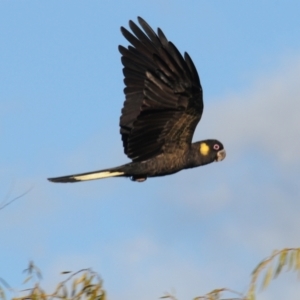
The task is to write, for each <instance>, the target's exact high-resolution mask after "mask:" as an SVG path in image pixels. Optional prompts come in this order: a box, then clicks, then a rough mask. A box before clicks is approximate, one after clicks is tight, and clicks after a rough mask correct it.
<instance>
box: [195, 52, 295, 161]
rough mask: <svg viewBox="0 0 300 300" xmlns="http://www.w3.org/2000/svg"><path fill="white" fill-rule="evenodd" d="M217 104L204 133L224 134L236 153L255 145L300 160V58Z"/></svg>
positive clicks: (286, 158) (209, 110)
mask: <svg viewBox="0 0 300 300" xmlns="http://www.w3.org/2000/svg"><path fill="white" fill-rule="evenodd" d="M206 101H207V99H206ZM213 103H214V104H210V105H207V107H206V111H205V112H204V116H205V119H204V122H205V127H206V128H205V131H204V132H207V131H210V132H211V133H212V134H213V135H217V136H218V137H220V139H221V140H222V141H223V142H224V144H225V147H227V148H228V147H229V148H230V150H232V149H234V150H233V151H235V152H234V154H236V152H237V151H241V150H244V149H245V148H246V147H251V148H252V149H258V150H259V149H261V150H263V151H267V154H268V155H269V156H271V157H272V156H276V158H278V159H279V160H280V162H281V163H283V164H288V165H291V164H295V163H297V164H299V163H300V155H299V149H300V138H299V132H300V58H299V57H296V58H294V59H293V60H289V61H287V62H285V63H284V64H282V65H281V66H280V67H279V68H278V69H277V70H276V71H275V72H274V73H273V74H265V75H262V76H259V78H258V79H257V80H256V81H255V82H254V83H253V85H252V86H251V87H250V88H249V89H248V90H246V91H242V92H240V93H234V94H229V95H227V96H225V97H222V99H216V101H214V102H213ZM205 114H207V115H205ZM200 126H201V125H200ZM200 128H201V127H200ZM229 155H231V153H229Z"/></svg>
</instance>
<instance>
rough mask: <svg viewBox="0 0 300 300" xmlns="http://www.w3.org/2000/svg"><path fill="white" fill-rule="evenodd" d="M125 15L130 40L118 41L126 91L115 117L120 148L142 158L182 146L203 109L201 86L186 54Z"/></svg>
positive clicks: (148, 27) (159, 30)
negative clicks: (118, 123)
mask: <svg viewBox="0 0 300 300" xmlns="http://www.w3.org/2000/svg"><path fill="white" fill-rule="evenodd" d="M138 22H139V25H140V27H139V26H138V25H137V24H135V23H134V22H133V21H129V27H130V29H131V31H132V33H131V32H129V31H128V30H127V29H125V28H124V27H121V32H122V34H123V36H124V37H125V38H126V39H127V40H128V42H129V43H130V44H131V45H129V46H128V47H127V48H125V47H123V46H119V52H120V53H121V55H122V57H121V61H122V64H123V66H124V68H123V74H124V83H125V86H126V87H125V88H124V93H125V96H126V99H125V102H124V106H123V109H122V114H121V118H120V132H121V135H122V141H123V146H124V151H125V153H126V154H127V156H128V157H129V158H131V159H132V160H133V161H142V160H145V159H148V158H151V157H153V156H154V155H158V154H160V153H163V152H167V151H172V149H173V148H172V147H186V146H187V145H189V144H190V143H191V140H192V136H193V133H194V130H195V128H196V126H197V123H198V122H199V120H200V118H201V115H202V111H203V100H202V88H201V84H200V80H199V76H198V73H197V70H196V68H195V66H194V63H193V61H192V60H191V58H190V56H189V55H188V54H187V53H185V54H184V57H183V56H182V55H181V54H180V52H179V51H178V49H177V48H176V47H175V45H174V44H173V43H171V42H169V41H168V39H167V38H166V36H165V34H164V33H163V31H162V30H161V29H159V28H158V30H157V34H156V33H155V32H154V30H153V29H152V28H151V27H150V26H149V24H148V23H147V22H146V21H145V20H143V19H142V18H140V17H138Z"/></svg>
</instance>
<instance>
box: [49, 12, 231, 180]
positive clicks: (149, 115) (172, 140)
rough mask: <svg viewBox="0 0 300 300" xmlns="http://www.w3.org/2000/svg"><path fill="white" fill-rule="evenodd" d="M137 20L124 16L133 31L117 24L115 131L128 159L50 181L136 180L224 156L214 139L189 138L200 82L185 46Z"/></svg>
mask: <svg viewBox="0 0 300 300" xmlns="http://www.w3.org/2000/svg"><path fill="white" fill-rule="evenodd" d="M138 22H139V25H140V27H139V26H138V25H136V24H135V23H134V22H133V21H129V27H130V29H131V31H132V33H131V32H129V31H128V30H127V29H125V28H124V27H121V32H122V34H123V36H124V37H125V38H126V39H127V40H128V42H129V43H130V44H131V45H130V46H128V47H127V48H125V47H123V46H119V51H120V53H121V55H122V57H121V60H122V64H123V66H124V68H123V74H124V77H125V78H124V83H125V85H126V87H125V89H124V94H125V99H126V100H125V102H124V106H123V109H122V114H121V117H120V133H121V136H122V141H123V147H124V152H125V154H126V155H127V156H128V157H129V158H130V159H131V160H132V162H130V163H128V164H125V165H122V166H119V167H115V168H110V169H105V170H100V171H94V172H88V173H81V174H76V175H68V176H63V177H56V178H49V180H50V181H53V182H77V181H86V180H94V179H101V178H107V177H116V176H118V177H120V176H122V177H130V178H131V179H132V180H133V181H139V182H141V181H144V180H146V179H147V177H156V176H164V175H169V174H173V173H176V172H178V171H180V170H183V169H188V168H194V167H198V166H202V165H206V164H209V163H212V162H214V161H221V160H223V159H224V158H225V156H226V152H225V149H224V147H223V145H222V143H221V142H219V141H218V140H215V139H208V140H203V141H200V142H196V143H192V138H193V134H194V131H195V128H196V126H197V124H198V122H199V121H200V119H201V115H202V112H203V92H202V87H201V83H200V79H199V76H198V73H197V70H196V68H195V66H194V63H193V61H192V59H191V58H190V56H189V55H188V54H187V53H186V52H185V53H184V56H182V55H181V54H180V52H179V51H178V50H177V48H176V47H175V46H174V44H173V43H172V42H170V41H168V40H167V38H166V36H165V35H164V33H163V32H162V30H161V29H159V28H158V30H157V33H155V32H154V31H153V29H152V28H151V27H150V26H149V25H148V24H147V23H146V21H145V20H143V19H142V18H140V17H138Z"/></svg>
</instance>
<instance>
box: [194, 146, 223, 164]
mask: <svg viewBox="0 0 300 300" xmlns="http://www.w3.org/2000/svg"><path fill="white" fill-rule="evenodd" d="M192 152H193V154H194V155H193V156H194V160H196V163H197V165H198V166H200V165H206V164H209V163H212V162H214V161H216V162H218V161H222V160H223V159H224V158H225V157H226V152H225V149H224V146H223V144H222V143H221V142H219V141H217V140H204V141H200V142H196V143H193V145H192Z"/></svg>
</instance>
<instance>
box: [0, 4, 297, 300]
mask: <svg viewBox="0 0 300 300" xmlns="http://www.w3.org/2000/svg"><path fill="white" fill-rule="evenodd" d="M299 11H300V2H297V1H267V0H265V1H262V0H260V1H258V0H253V1H237V0H231V1H229V0H226V1H224V0H222V1H221V0H220V1H202V0H198V1H192V0H185V1H167V0H166V1H119V2H117V1H76V0H72V1H67V0H65V1H55V0H52V1H31V0H29V1H20V0H19V1H18V0H17V1H1V2H0V28H1V35H0V44H1V47H0V57H1V59H0V82H1V83H0V140H1V149H2V151H1V156H0V166H1V167H0V178H1V188H0V199H3V200H5V199H6V198H5V197H6V195H7V193H9V191H10V190H11V191H12V192H11V193H10V195H9V199H12V198H13V197H15V196H18V195H19V194H21V193H23V192H24V191H26V190H28V189H29V188H30V187H33V189H32V190H31V191H30V192H29V193H28V194H27V195H26V196H25V197H23V198H22V199H20V200H18V201H16V202H15V203H13V204H11V205H10V206H8V207H7V208H6V209H4V210H2V211H0V214H1V223H0V224H1V225H0V237H1V258H0V266H1V267H0V277H2V278H4V279H5V280H7V281H8V282H9V283H10V284H11V285H12V286H15V287H20V288H22V285H21V283H22V279H23V274H22V272H21V271H22V270H23V269H24V268H25V267H26V265H27V263H28V260H31V259H32V260H34V261H35V263H36V264H37V265H38V266H39V267H40V268H41V270H42V271H43V274H44V280H43V284H44V286H45V287H46V288H49V289H50V288H52V287H53V286H54V284H55V283H57V282H58V281H59V280H61V279H63V277H61V275H59V272H60V271H64V270H71V271H76V270H78V269H81V268H85V267H92V268H93V269H94V270H95V271H98V272H99V273H100V274H101V276H102V277H103V279H104V287H105V288H106V290H107V291H108V296H109V299H120V298H122V299H140V298H141V295H143V299H145V300H148V299H157V298H158V297H160V296H162V295H163V293H164V292H170V291H173V292H175V294H176V296H177V297H178V298H179V299H192V298H193V297H195V296H198V295H202V294H205V293H206V292H209V291H210V290H212V289H214V288H217V287H230V288H232V289H235V290H240V291H245V290H246V289H247V283H248V282H249V279H250V273H251V271H252V270H253V268H254V267H255V265H256V264H257V263H258V262H259V261H260V260H261V259H262V258H264V257H266V256H267V255H269V254H270V253H271V252H272V251H273V250H274V249H279V248H282V247H297V246H299V245H300V233H299V226H300V221H299V220H300V218H299V210H300V204H299V198H300V187H299V175H300V172H299V167H300V156H299V148H300V141H299V130H300V121H299V111H300V104H299V96H300V39H299V38H298V37H299V28H300V19H299ZM137 16H142V17H143V18H144V19H145V20H147V22H148V23H149V24H150V25H151V26H152V27H154V28H157V27H160V28H162V29H163V31H164V33H165V34H166V36H167V37H168V39H169V40H171V41H172V42H173V43H174V44H175V45H176V46H177V47H178V49H179V50H180V51H181V52H184V51H187V52H188V53H189V54H190V55H191V57H192V58H193V60H194V62H195V64H196V66H197V69H198V72H199V75H200V78H201V82H202V85H203V89H204V97H205V98H204V100H205V110H204V114H203V117H202V121H201V123H200V124H199V126H198V128H197V130H196V132H195V137H194V140H195V141H196V140H201V139H205V138H217V139H219V140H221V141H222V142H223V143H224V145H225V147H226V150H227V157H226V159H225V160H224V161H223V162H222V163H218V164H211V165H209V166H205V167H202V168H197V169H193V170H189V171H183V172H180V173H178V174H176V175H173V176H168V177H164V178H158V179H149V180H147V181H146V182H144V183H142V184H139V183H134V182H131V181H130V180H127V179H121V178H112V179H106V180H99V181H92V182H85V183H78V184H66V185H64V184H53V183H50V182H48V181H46V178H47V177H53V176H60V175H68V174H72V173H79V172H86V171H92V170H97V169H103V168H107V167H113V166H117V165H119V164H123V163H125V162H127V161H128V159H127V157H126V156H125V155H124V154H123V149H122V144H121V139H120V135H119V128H118V122H119V115H120V110H121V107H122V103H123V101H124V95H123V88H124V85H123V75H122V71H121V69H122V65H121V62H120V55H119V53H118V50H117V46H118V45H119V44H122V45H127V42H126V41H125V39H124V38H123V37H122V35H121V32H120V26H125V27H128V20H129V19H132V20H136V17H137ZM298 286H299V284H298V283H297V281H296V276H294V275H289V274H285V275H283V276H282V278H279V279H277V280H276V283H274V284H273V285H271V286H270V289H269V291H267V292H263V293H261V294H260V296H261V298H260V299H282V298H285V299H294V298H295V295H297V294H299V292H300V290H299V287H298ZM275 295H276V298H275Z"/></svg>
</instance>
